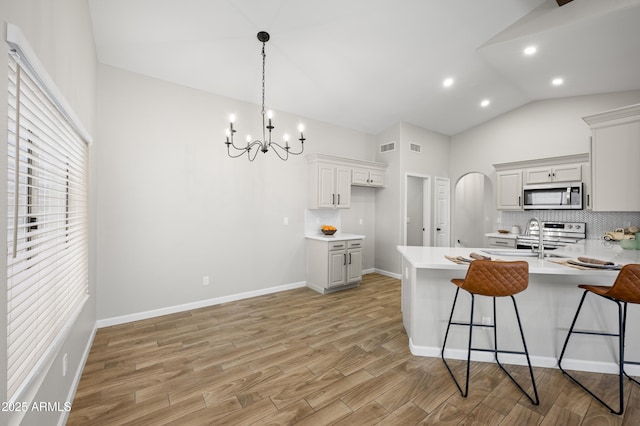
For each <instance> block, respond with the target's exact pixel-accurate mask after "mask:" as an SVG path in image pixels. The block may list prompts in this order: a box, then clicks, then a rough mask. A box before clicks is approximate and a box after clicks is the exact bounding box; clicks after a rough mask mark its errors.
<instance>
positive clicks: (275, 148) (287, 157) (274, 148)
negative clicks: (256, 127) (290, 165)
mask: <svg viewBox="0 0 640 426" xmlns="http://www.w3.org/2000/svg"><path fill="white" fill-rule="evenodd" d="M271 145H274V146H273V152H275V153H276V155H277V156H278V157H279V158H280V159H281V160H282V161H287V160H288V159H289V150H287V149H284V148H283V147H281V146H280V145H278V144H277V143H275V142H272V143H271ZM277 148H280V149H281V150H283V151H284V152H286V153H287V155H285V156H284V157H283V156H282V155H280V152H279V150H278V149H277Z"/></svg>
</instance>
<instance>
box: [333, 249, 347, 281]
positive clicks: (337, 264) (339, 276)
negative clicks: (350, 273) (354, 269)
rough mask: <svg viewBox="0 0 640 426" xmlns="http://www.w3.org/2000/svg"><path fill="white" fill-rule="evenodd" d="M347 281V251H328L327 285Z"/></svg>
mask: <svg viewBox="0 0 640 426" xmlns="http://www.w3.org/2000/svg"><path fill="white" fill-rule="evenodd" d="M346 283H347V251H346V250H336V251H331V252H329V283H328V284H329V287H335V286H340V285H344V284H346Z"/></svg>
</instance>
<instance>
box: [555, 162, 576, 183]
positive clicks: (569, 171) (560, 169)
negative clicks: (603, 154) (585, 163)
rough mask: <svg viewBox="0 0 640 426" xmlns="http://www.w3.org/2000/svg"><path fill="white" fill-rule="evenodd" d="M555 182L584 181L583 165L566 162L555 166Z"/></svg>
mask: <svg viewBox="0 0 640 426" xmlns="http://www.w3.org/2000/svg"><path fill="white" fill-rule="evenodd" d="M552 177H553V180H554V182H580V181H582V165H580V164H566V165H562V166H555V167H554V168H553V171H552Z"/></svg>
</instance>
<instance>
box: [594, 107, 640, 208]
mask: <svg viewBox="0 0 640 426" xmlns="http://www.w3.org/2000/svg"><path fill="white" fill-rule="evenodd" d="M583 120H584V121H585V122H586V123H587V124H588V125H589V127H590V128H591V134H592V138H591V198H592V199H591V204H592V209H593V210H594V211H618V212H626V211H631V212H637V211H640V104H636V105H631V106H628V107H624V108H619V109H616V110H612V111H607V112H603V113H600V114H594V115H591V116H588V117H583Z"/></svg>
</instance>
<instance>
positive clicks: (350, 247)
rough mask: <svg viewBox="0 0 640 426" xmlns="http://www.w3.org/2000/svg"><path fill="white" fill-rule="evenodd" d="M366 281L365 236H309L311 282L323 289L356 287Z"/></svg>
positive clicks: (308, 278)
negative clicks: (324, 239)
mask: <svg viewBox="0 0 640 426" xmlns="http://www.w3.org/2000/svg"><path fill="white" fill-rule="evenodd" d="M360 281H362V240H361V239H353V240H339V241H323V240H315V239H307V286H308V287H310V288H312V289H313V290H315V291H317V292H319V293H330V292H332V291H336V290H344V289H346V288H351V287H355V286H357V285H358V284H360Z"/></svg>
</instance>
